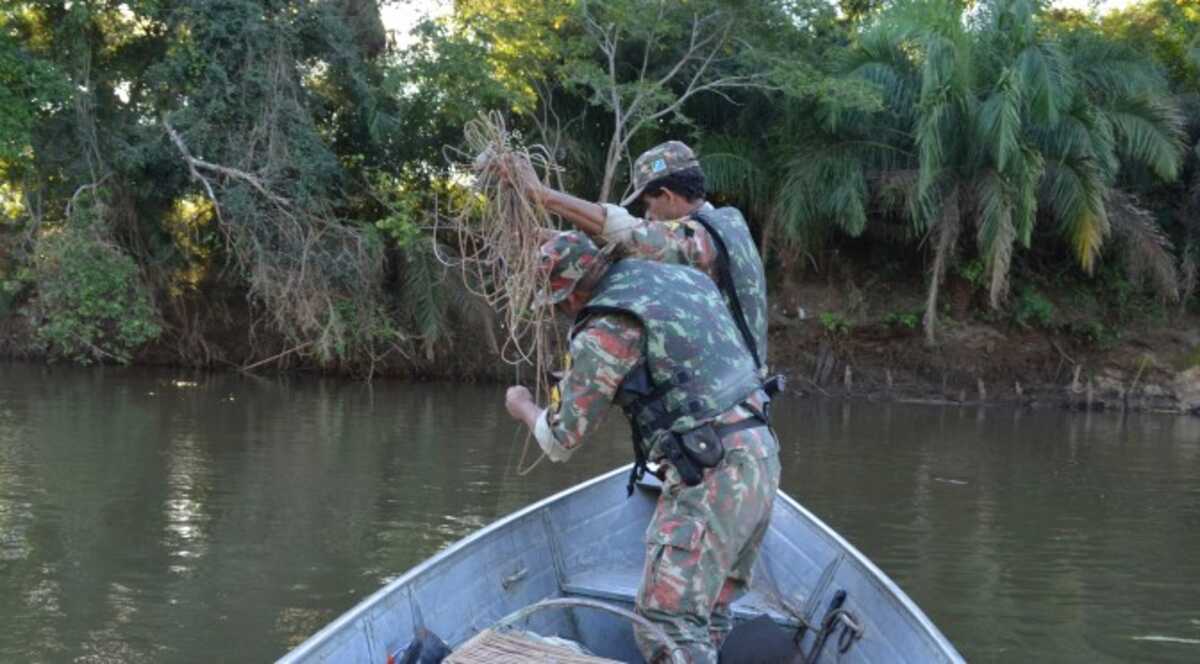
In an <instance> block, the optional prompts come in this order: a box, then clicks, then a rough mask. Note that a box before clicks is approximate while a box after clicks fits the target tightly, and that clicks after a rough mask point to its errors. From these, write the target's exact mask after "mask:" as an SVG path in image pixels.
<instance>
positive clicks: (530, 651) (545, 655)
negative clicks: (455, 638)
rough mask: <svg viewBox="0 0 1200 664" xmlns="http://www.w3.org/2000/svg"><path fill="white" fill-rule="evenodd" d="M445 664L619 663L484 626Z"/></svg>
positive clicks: (457, 649)
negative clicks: (483, 628) (484, 627)
mask: <svg viewBox="0 0 1200 664" xmlns="http://www.w3.org/2000/svg"><path fill="white" fill-rule="evenodd" d="M444 662H445V664H621V663H620V662H619V661H617V660H615V659H605V658H603V657H596V656H595V655H581V654H579V653H577V652H574V651H572V650H571V649H569V648H566V647H564V646H560V645H555V644H552V643H547V642H545V641H542V640H539V639H537V638H535V637H531V636H529V635H527V634H524V633H521V632H510V631H503V632H500V631H496V630H494V629H485V630H483V631H482V632H480V633H478V634H476V635H475V636H473V637H471V640H470V641H467V642H466V643H464V644H462V645H461V646H459V647H458V648H456V649H455V650H454V652H453V653H451V654H450V656H449V657H447V658H446V659H445V660H444Z"/></svg>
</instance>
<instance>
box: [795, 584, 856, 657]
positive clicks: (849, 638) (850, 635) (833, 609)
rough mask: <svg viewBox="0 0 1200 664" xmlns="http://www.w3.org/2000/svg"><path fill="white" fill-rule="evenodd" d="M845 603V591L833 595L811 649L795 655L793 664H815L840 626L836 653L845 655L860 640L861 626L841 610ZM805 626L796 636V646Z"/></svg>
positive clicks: (846, 612) (845, 610)
mask: <svg viewBox="0 0 1200 664" xmlns="http://www.w3.org/2000/svg"><path fill="white" fill-rule="evenodd" d="M845 603H846V591H845V590H839V591H837V592H836V593H834V594H833V599H832V600H831V601H830V602H829V610H828V611H827V612H826V613H825V617H824V618H822V619H821V628H820V630H819V631H817V633H816V639H815V641H814V642H813V647H812V649H811V650H809V651H808V654H807V655H805V654H804V653H803V652H799V653H797V654H796V657H795V659H793V660H792V662H793V664H801V663H803V664H816V662H817V660H818V659H820V657H821V651H822V650H824V649H825V643H826V641H828V640H829V637H830V636H831V635H832V634H833V633H834V632H835V631H837V628H838V626H839V625H840V626H842V633H841V634H839V635H838V652H839V653H845V652H846V651H847V650H849V649H850V646H852V645H854V642H855V641H857V640H858V639H860V638H862V635H863V626H862V624H861V623H860V622H859V621H858V619H857V618H855V617H854V614H852V613H850V611H849V610H848V609H845V608H842V606H843V605H844V604H845ZM807 626H808V625H807V624H802V626H801V631H800V633H799V634H798V639H797V641H796V645H797V646H798V645H800V642H799V638H803V631H804V629H805V628H806V627H807Z"/></svg>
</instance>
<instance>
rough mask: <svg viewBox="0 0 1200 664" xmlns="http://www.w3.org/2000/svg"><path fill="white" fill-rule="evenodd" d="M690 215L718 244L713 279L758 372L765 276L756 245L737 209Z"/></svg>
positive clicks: (763, 353) (763, 356)
mask: <svg viewBox="0 0 1200 664" xmlns="http://www.w3.org/2000/svg"><path fill="white" fill-rule="evenodd" d="M692 218H693V219H695V220H696V221H698V222H700V224H701V225H702V226H704V228H705V230H707V231H708V234H709V235H710V236H712V238H713V243H714V244H715V245H716V247H717V265H716V270H715V272H716V281H717V287H718V288H720V289H721V293H722V294H723V295H724V296H725V301H726V303H727V304H728V305H729V312H730V314H732V316H733V321H734V323H736V324H737V326H738V329H739V331H740V332H741V335H742V338H743V339H744V340H745V342H746V345H747V347H749V348H750V353H751V354H752V355H753V356H754V362H755V364H756V365H757V367H758V369H759V371H760V372H761V375H763V376H765V375H766V362H767V278H766V275H765V274H763V264H762V259H761V258H760V257H759V255H758V247H757V246H755V244H754V238H753V237H752V236H751V235H750V228H749V227H748V226H747V225H746V220H745V219H743V218H742V214H741V213H740V212H738V211H737V208H733V207H723V208H719V209H716V210H697V211H696V212H694V213H692Z"/></svg>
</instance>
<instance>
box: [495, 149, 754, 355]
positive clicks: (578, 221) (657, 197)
mask: <svg viewBox="0 0 1200 664" xmlns="http://www.w3.org/2000/svg"><path fill="white" fill-rule="evenodd" d="M518 170H519V169H513V170H511V171H509V170H508V169H505V172H511V173H512V177H518V178H521V179H522V180H523V184H524V187H523V190H524V191H526V192H528V195H529V196H531V197H532V198H534V199H535V200H537V201H538V202H540V203H541V204H542V205H544V206H545V207H546V209H547V210H549V211H550V212H553V213H555V214H557V215H559V216H561V217H563V218H564V219H566V220H568V221H569V222H571V223H572V224H573V225H574V226H575V227H576V228H578V229H579V230H582V231H584V232H585V233H587V234H588V235H589V236H591V237H592V238H593V239H594V240H595V241H596V242H597V243H599V244H601V245H605V244H615V245H616V250H617V254H618V255H619V256H629V257H634V258H644V259H647V260H654V261H661V262H666V263H675V264H679V265H690V266H691V267H694V268H696V269H698V270H701V271H702V272H704V273H705V274H707V275H708V276H709V277H710V278H712V280H713V281H714V282H715V283H716V284H717V286H718V288H720V290H721V292H722V295H723V296H724V297H725V300H726V303H727V304H728V305H729V306H730V310H731V312H732V313H734V322H735V323H737V324H738V325H739V326H740V327H742V328H743V330H742V334H743V336H744V337H747V339H748V341H747V343H748V345H751V352H752V354H753V355H754V356H755V359H756V361H757V364H758V365H759V371H760V375H761V376H762V377H764V378H765V377H766V375H767V370H766V362H767V286H766V278H765V275H764V272H763V264H762V259H761V257H760V256H759V254H758V249H757V247H756V246H755V244H754V240H753V238H752V237H751V236H750V230H749V228H748V227H747V225H746V220H745V219H744V218H743V217H742V214H741V212H739V211H738V210H737V208H734V207H722V208H714V207H713V206H712V204H710V203H708V202H707V201H706V200H705V196H706V191H705V179H704V171H703V170H702V169H701V168H700V162H699V161H698V160H697V158H696V155H695V153H693V152H692V150H691V148H689V147H688V146H687V145H685V144H683V143H681V142H680V141H668V142H666V143H662V144H660V145H657V146H655V147H653V148H651V149H649V150H647V151H645V152H643V153H642V154H641V155H640V156H638V158H637V159H636V160H635V161H634V165H633V186H634V190H633V192H632V193H631V194H630V195H629V196H627V197H626V198H625V199H624V200H623V201H621V205H612V204H607V203H605V204H600V203H592V202H590V201H585V200H583V199H581V198H577V197H575V196H572V195H570V194H568V193H565V192H560V191H557V190H555V189H552V188H550V187H547V186H545V185H544V184H543V183H542V182H541V181H540V180H538V178H537V176H536V174H534V173H533V171H532V170H530V169H525V170H523V171H519V172H518ZM638 201H640V202H641V203H642V204H643V207H644V208H645V215H646V218H645V219H641V218H637V217H634V216H632V215H631V214H630V213H629V212H628V211H627V210H626V207H627V206H629V205H631V204H633V203H635V202H638ZM722 267H727V268H728V269H727V270H726V271H725V274H724V275H723V274H722ZM735 301H736V302H735ZM735 307H736V308H740V310H741V319H742V320H741V321H739V320H738V315H737V312H736V309H735Z"/></svg>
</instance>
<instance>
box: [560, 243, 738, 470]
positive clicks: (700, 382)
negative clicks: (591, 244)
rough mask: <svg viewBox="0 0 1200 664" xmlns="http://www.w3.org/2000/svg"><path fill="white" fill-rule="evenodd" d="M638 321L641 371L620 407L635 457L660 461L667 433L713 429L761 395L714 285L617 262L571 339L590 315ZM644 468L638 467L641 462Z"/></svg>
mask: <svg viewBox="0 0 1200 664" xmlns="http://www.w3.org/2000/svg"><path fill="white" fill-rule="evenodd" d="M604 313H623V314H628V315H631V316H634V317H636V318H637V319H638V321H639V322H641V324H642V327H643V329H644V330H645V337H644V346H643V351H644V360H643V362H644V364H643V365H640V366H639V367H637V368H636V369H634V370H633V371H631V372H630V373H629V375H628V376H626V378H625V380H624V381H623V382H622V384H621V386H620V387H619V388H618V391H617V395H616V399H615V401H616V403H617V404H618V405H620V406H621V407H622V408H623V409H624V410H625V414H626V416H628V417H629V419H630V424H631V425H632V426H633V428H634V434H635V436H634V437H635V443H636V442H637V441H638V440H642V441H644V447H643V446H642V445H641V444H639V446H638V447H637V448H635V449H636V450H637V451H639V452H641V454H639V455H638V456H643V455H644V456H645V457H646V458H649V459H656V458H658V457H660V456H662V450H660V449H659V447H660V444H661V442H662V439H663V438H664V437H665V436H666V435H667V434H668V432H676V433H683V432H687V431H691V430H692V429H695V428H696V427H698V426H700V425H701V424H704V423H706V422H710V421H712V420H713V419H715V418H716V417H717V416H719V415H721V414H722V413H724V412H725V411H727V410H729V409H730V408H732V407H734V406H736V405H737V404H739V403H741V402H743V401H744V400H745V399H746V398H747V397H749V396H750V395H751V394H753V393H754V391H755V390H757V389H759V388H760V387H761V383H760V381H759V379H758V375H757V372H756V369H755V365H754V359H753V357H751V355H750V353H749V351H748V350H747V349H746V347H745V345H744V344H743V342H742V337H741V333H740V332H739V331H738V328H737V326H736V325H735V324H734V322H733V320H732V319H731V318H730V315H729V311H728V310H727V309H726V305H725V302H724V301H723V300H722V299H721V293H720V291H718V290H717V287H716V285H715V284H714V283H713V282H712V280H711V279H709V278H708V276H707V275H705V274H704V273H703V272H700V271H699V270H695V269H692V268H690V267H684V266H680V265H668V264H664V263H657V262H652V261H645V260H639V259H634V258H627V259H625V260H622V261H618V262H617V263H616V264H614V265H613V266H612V267H611V268H609V270H608V272H607V273H606V274H605V275H604V278H603V279H602V280H601V281H600V283H599V285H597V287H596V290H595V294H594V295H593V296H592V298H591V299H590V300H589V301H588V303H587V304H586V305H585V306H584V308H583V310H582V311H580V312H579V315H578V317H577V318H576V323H575V328H574V330H573V331H572V336H574V334H575V333H576V332H578V330H579V329H580V328H581V327H582V325H583V323H584V322H585V321H586V319H587V318H588V317H590V316H592V315H596V314H604ZM639 461H640V459H639Z"/></svg>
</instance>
